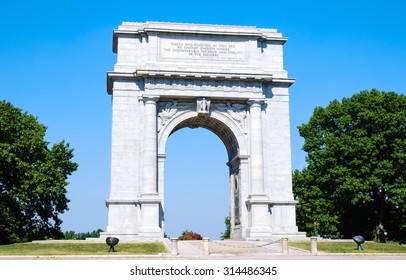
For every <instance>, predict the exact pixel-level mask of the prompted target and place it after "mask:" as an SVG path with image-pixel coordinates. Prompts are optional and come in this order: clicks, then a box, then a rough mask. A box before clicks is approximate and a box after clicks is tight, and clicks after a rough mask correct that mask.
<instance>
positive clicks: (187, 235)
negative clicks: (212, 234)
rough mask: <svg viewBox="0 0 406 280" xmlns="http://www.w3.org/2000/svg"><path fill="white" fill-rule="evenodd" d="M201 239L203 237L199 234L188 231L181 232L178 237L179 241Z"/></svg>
mask: <svg viewBox="0 0 406 280" xmlns="http://www.w3.org/2000/svg"><path fill="white" fill-rule="evenodd" d="M202 239H203V237H202V236H201V235H200V234H198V233H196V232H193V231H188V230H185V231H184V232H182V235H181V236H179V240H202Z"/></svg>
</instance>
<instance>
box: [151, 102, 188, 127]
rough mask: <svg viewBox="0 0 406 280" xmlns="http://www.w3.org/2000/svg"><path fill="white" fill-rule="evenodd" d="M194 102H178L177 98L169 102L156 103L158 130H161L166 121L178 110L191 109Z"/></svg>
mask: <svg viewBox="0 0 406 280" xmlns="http://www.w3.org/2000/svg"><path fill="white" fill-rule="evenodd" d="M193 107H194V104H193V103H191V102H179V101H177V100H174V101H171V102H159V103H158V132H159V131H161V129H162V127H164V126H165V125H166V124H167V123H168V121H169V120H170V119H171V118H172V117H173V116H174V115H176V113H178V112H179V111H186V110H192V109H193Z"/></svg>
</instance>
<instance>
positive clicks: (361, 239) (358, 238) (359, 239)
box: [352, 235, 365, 251]
mask: <svg viewBox="0 0 406 280" xmlns="http://www.w3.org/2000/svg"><path fill="white" fill-rule="evenodd" d="M352 240H354V241H355V243H357V245H358V247H357V250H358V251H361V250H363V249H362V246H361V244H363V243H364V242H365V238H364V237H363V236H361V235H356V236H354V237H353V238H352Z"/></svg>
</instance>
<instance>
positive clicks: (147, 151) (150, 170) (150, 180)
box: [143, 96, 158, 194]
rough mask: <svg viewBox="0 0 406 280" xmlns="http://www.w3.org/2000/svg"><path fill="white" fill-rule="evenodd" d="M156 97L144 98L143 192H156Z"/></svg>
mask: <svg viewBox="0 0 406 280" xmlns="http://www.w3.org/2000/svg"><path fill="white" fill-rule="evenodd" d="M157 100H158V97H156V96H152V97H145V98H144V107H145V111H144V118H145V119H144V124H145V125H144V147H143V150H144V151H143V153H144V162H143V164H144V169H143V194H155V193H157V178H158V176H157V171H158V169H157V160H158V159H157V158H158V157H157V156H158V154H157V115H156V106H157V104H156V102H157Z"/></svg>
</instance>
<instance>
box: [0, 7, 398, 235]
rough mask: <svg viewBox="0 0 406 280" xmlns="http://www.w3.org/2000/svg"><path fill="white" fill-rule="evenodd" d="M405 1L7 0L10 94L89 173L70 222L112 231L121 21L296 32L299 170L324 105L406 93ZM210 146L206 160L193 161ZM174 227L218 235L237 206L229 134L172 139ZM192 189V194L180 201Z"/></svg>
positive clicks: (79, 186)
mask: <svg viewBox="0 0 406 280" xmlns="http://www.w3.org/2000/svg"><path fill="white" fill-rule="evenodd" d="M405 14H406V4H405V2H404V1H401V0H386V1H375V0H372V1H354V0H352V1H348V0H342V1H293V0H292V1H281V0H280V1H273V0H268V1H257V0H252V1H235V0H234V1H219V0H216V1H213V0H206V1H176V0H173V1H145V0H144V1H137V0H132V1H119V0H117V1H83V0H82V1H76V0H74V1H3V2H2V5H1V8H0V28H1V39H0V86H1V87H0V99H6V100H7V101H10V102H11V103H13V104H14V105H15V106H18V107H20V108H22V109H23V110H25V111H28V112H29V113H31V114H33V115H35V116H37V117H38V118H39V122H41V123H43V124H45V125H46V126H47V127H48V131H47V136H46V137H47V140H48V141H50V142H51V143H55V142H59V141H61V140H62V139H65V140H66V141H67V142H69V143H70V144H71V147H73V148H74V149H75V161H76V162H78V163H79V165H80V166H79V170H78V171H77V172H75V173H74V175H73V176H72V177H70V179H69V180H70V182H71V184H70V185H69V186H68V197H69V199H70V200H71V202H70V204H69V207H70V210H69V211H68V212H67V213H65V214H64V215H63V216H62V217H63V220H64V223H63V225H62V229H63V230H74V231H76V232H83V231H91V230H94V229H98V228H101V229H105V228H106V225H107V210H106V208H105V206H104V201H105V200H106V199H107V198H108V195H109V188H110V144H111V100H110V96H108V95H107V93H106V72H107V71H111V70H112V69H113V65H114V63H115V59H116V57H115V54H114V53H113V52H112V31H113V29H115V28H117V27H118V26H119V25H120V24H121V22H122V21H136V22H144V21H168V22H183V23H208V24H225V25H250V26H257V27H263V28H277V29H278V31H280V32H282V34H283V35H284V36H286V37H288V38H289V40H288V42H287V43H286V44H285V47H284V59H285V69H286V70H287V71H288V72H289V76H290V77H292V78H296V79H297V81H296V83H295V84H294V85H293V86H292V87H291V90H290V93H291V134H292V165H293V169H301V168H303V167H304V166H305V154H304V153H303V152H302V151H301V146H302V144H303V140H302V139H301V137H300V136H299V135H298V132H297V126H298V125H300V124H302V123H305V122H307V121H308V120H309V117H310V116H311V114H312V112H313V109H314V107H315V106H326V105H327V104H328V103H329V102H330V101H331V100H333V99H339V100H341V99H342V98H343V97H349V96H351V95H352V94H354V93H357V92H359V91H361V90H365V89H367V90H370V89H372V88H377V89H379V90H385V91H396V92H398V93H405V92H406V17H405ZM198 145H199V147H200V148H201V145H204V146H205V148H206V151H207V153H205V156H206V157H207V158H199V161H196V159H194V158H192V157H191V156H190V155H191V154H192V153H191V151H193V150H195V149H197V147H198ZM167 154H168V157H167V161H166V178H165V196H166V197H165V205H166V211H167V216H166V219H167V222H166V223H167V225H166V232H167V233H168V234H169V235H170V236H177V235H179V234H180V232H181V231H182V230H185V229H189V230H193V231H197V232H199V233H201V234H202V235H204V236H209V237H211V238H218V236H219V235H220V233H221V232H222V231H224V229H225V226H224V222H223V220H224V217H225V216H227V215H228V207H229V198H228V171H227V167H226V165H225V162H226V161H227V157H226V152H225V148H224V146H223V144H222V143H221V141H220V140H219V139H218V138H217V137H216V136H214V134H211V133H209V132H207V131H205V130H203V129H196V130H189V129H184V130H181V131H178V132H177V133H175V134H174V135H172V136H171V138H170V139H169V141H168V147H167ZM177 194H182V196H181V197H182V198H183V200H176V199H175V197H176V195H177Z"/></svg>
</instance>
